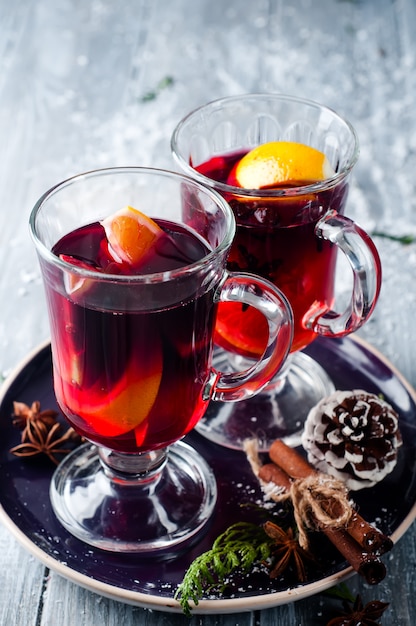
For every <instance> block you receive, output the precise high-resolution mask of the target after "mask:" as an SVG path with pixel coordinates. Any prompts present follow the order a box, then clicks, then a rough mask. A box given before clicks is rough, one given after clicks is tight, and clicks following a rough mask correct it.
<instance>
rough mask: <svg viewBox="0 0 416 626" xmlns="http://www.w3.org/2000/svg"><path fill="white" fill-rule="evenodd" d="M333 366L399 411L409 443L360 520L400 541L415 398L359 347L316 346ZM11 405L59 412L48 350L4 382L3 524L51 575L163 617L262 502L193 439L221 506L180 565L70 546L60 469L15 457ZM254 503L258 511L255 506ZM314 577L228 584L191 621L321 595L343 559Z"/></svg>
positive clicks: (415, 432) (221, 451) (411, 513)
mask: <svg viewBox="0 0 416 626" xmlns="http://www.w3.org/2000/svg"><path fill="white" fill-rule="evenodd" d="M307 352H308V353H309V354H310V355H311V356H312V357H314V358H315V359H316V360H317V361H318V362H319V363H320V364H321V365H322V366H323V367H324V368H325V367H327V368H328V369H329V371H330V374H331V377H332V379H333V381H334V384H335V386H336V387H337V388H338V389H354V388H361V389H364V390H366V391H369V392H372V393H376V394H378V393H381V394H383V395H384V397H385V398H386V400H387V401H388V402H390V404H392V406H393V407H394V408H395V409H396V411H398V413H399V414H400V419H401V426H400V427H401V431H402V435H403V440H404V444H403V446H402V448H400V451H399V460H398V463H397V466H396V468H395V470H394V471H393V472H392V473H391V474H390V475H389V476H388V477H387V478H385V479H384V481H383V482H382V483H380V484H379V485H377V486H375V487H373V488H371V489H364V490H362V491H361V492H357V493H356V494H355V495H354V498H355V500H356V502H357V505H358V506H359V509H360V513H361V514H362V515H363V517H365V518H366V519H367V520H368V521H369V522H377V526H378V527H379V528H380V529H381V530H382V531H383V532H385V533H386V534H389V535H392V537H393V539H394V541H397V540H398V539H399V538H400V537H401V536H402V535H403V534H404V532H405V531H406V530H407V528H408V527H409V526H410V524H411V523H412V521H413V520H414V518H415V513H416V507H415V501H416V480H415V476H416V470H415V463H414V459H415V458H416V395H415V392H414V391H413V389H412V388H411V387H410V386H409V384H408V383H407V382H406V381H405V380H404V379H403V377H402V376H401V375H400V374H399V373H398V372H397V371H396V370H395V369H394V368H393V367H392V366H391V365H390V364H389V363H388V362H387V361H386V359H385V358H384V357H383V356H382V355H380V354H379V353H377V352H375V351H374V350H373V348H371V346H369V345H368V344H366V343H364V342H362V341H359V340H357V339H351V338H348V339H326V340H324V339H319V340H317V341H315V342H314V343H313V344H312V345H311V346H310V347H309V349H308V350H307ZM14 400H18V401H21V402H25V403H26V404H31V403H32V402H33V401H34V400H39V401H40V402H41V407H42V408H43V409H46V408H57V406H56V401H55V397H54V394H53V389H52V372H51V355H50V347H49V344H47V345H44V346H41V347H40V348H38V349H37V350H36V351H35V352H34V353H33V354H31V355H30V356H29V357H28V358H27V359H26V360H25V361H24V362H23V363H22V364H21V365H20V366H19V367H18V368H17V370H16V371H15V372H14V373H13V374H12V375H11V376H10V377H9V378H8V379H7V380H6V382H5V383H4V384H3V387H2V390H1V394H0V424H1V430H2V437H1V442H0V519H1V520H2V521H3V523H4V524H5V525H6V527H7V528H8V529H9V530H10V531H11V532H12V534H13V535H14V536H15V537H16V538H17V539H18V541H19V542H20V543H21V544H22V545H23V546H24V547H25V548H26V549H27V550H28V551H29V552H31V553H32V554H33V555H34V556H35V557H37V558H38V559H39V560H40V561H42V562H43V563H44V564H45V565H46V566H47V567H49V568H51V569H53V570H55V571H56V572H58V573H59V574H60V575H62V576H64V577H66V578H67V579H69V580H71V581H73V582H75V583H77V584H79V585H81V586H83V587H85V588H87V589H90V590H92V591H94V592H96V593H99V594H101V595H104V596H107V597H110V598H113V599H115V600H118V601H124V602H128V603H130V604H135V605H138V606H142V607H147V608H152V609H159V610H164V611H180V610H181V609H180V607H179V605H178V604H177V602H176V601H175V600H174V599H173V596H174V593H175V590H176V588H177V585H178V584H179V583H180V582H181V581H182V578H183V575H184V573H185V571H186V569H187V567H188V566H189V564H190V563H191V561H192V560H193V559H194V558H195V557H196V556H197V555H198V554H200V553H201V552H203V551H205V550H207V549H209V548H210V547H211V545H212V542H213V540H214V539H215V538H216V537H217V536H218V535H219V534H220V533H221V532H223V531H224V530H225V529H226V528H227V527H228V526H229V525H230V524H232V523H234V522H236V521H239V520H251V521H253V520H254V518H255V517H256V516H258V515H259V508H258V505H259V504H261V503H262V502H263V499H262V494H261V491H260V490H259V488H258V485H257V481H256V479H255V478H254V477H253V475H252V472H251V470H250V468H249V465H248V463H247V461H246V458H245V455H244V454H243V453H242V452H239V451H234V450H229V449H225V448H222V447H219V446H217V445H216V444H213V443H211V442H209V441H207V440H205V439H203V438H202V437H201V436H200V435H199V434H198V433H196V432H193V433H191V434H190V435H188V436H187V437H186V441H187V442H188V443H190V444H191V445H193V446H194V447H195V448H196V449H197V450H198V451H199V452H200V454H201V455H202V456H203V457H204V458H205V459H206V460H207V462H208V463H209V464H210V465H211V466H212V468H213V470H214V472H215V475H216V478H217V482H218V490H219V496H218V502H217V506H216V510H215V514H214V516H213V519H212V521H211V523H210V524H209V525H208V527H207V528H206V532H205V534H204V535H203V536H202V537H201V538H200V539H199V542H198V543H196V544H195V545H193V547H192V548H191V549H190V550H189V551H188V552H184V551H182V552H179V551H178V553H177V554H176V555H175V558H171V559H167V560H160V559H154V560H153V559H146V560H144V559H143V558H141V557H139V556H137V555H123V554H114V553H108V552H104V551H102V550H98V549H95V548H92V547H90V546H88V545H86V544H84V543H82V542H80V541H78V540H77V539H75V538H73V537H72V536H71V535H70V534H68V533H67V531H66V530H64V528H63V527H62V526H61V525H60V524H59V522H58V521H57V519H56V518H55V516H54V513H53V512H52V509H51V506H50V502H49V483H50V479H51V476H52V473H53V470H54V466H53V465H52V464H51V463H50V462H49V461H48V460H47V459H45V461H42V460H41V459H37V460H35V459H33V460H28V459H19V458H17V457H14V456H13V455H11V454H10V452H9V449H10V448H11V447H13V446H14V445H17V444H18V443H19V441H20V434H19V432H18V431H17V430H16V429H15V428H14V427H13V426H12V420H11V413H12V403H13V401H14ZM253 505H254V506H253ZM322 554H323V555H324V556H323V557H322V558H321V560H320V561H319V563H318V564H314V565H313V566H312V567H310V569H309V577H308V582H307V583H305V584H302V585H299V584H297V583H296V581H295V580H294V579H291V578H290V573H289V574H288V575H285V576H283V577H282V578H281V579H279V580H275V581H271V580H270V579H269V577H268V575H267V573H262V572H257V573H252V574H250V575H249V576H247V577H245V578H244V579H240V580H236V581H234V582H230V587H229V589H227V590H225V591H224V593H223V594H221V596H217V597H216V596H209V597H208V598H206V599H202V600H201V601H200V603H199V605H198V606H197V607H196V608H195V609H194V612H195V613H232V612H240V611H249V610H255V609H264V608H268V607H272V606H276V605H279V604H284V603H286V602H290V601H291V600H295V599H300V598H304V597H307V596H310V595H312V594H314V593H317V592H320V591H323V590H325V589H327V588H329V587H331V586H332V585H334V584H337V583H338V582H340V580H342V579H345V578H346V577H348V576H349V575H351V573H352V570H351V568H350V567H349V566H348V564H347V563H346V562H345V561H343V560H342V557H340V556H339V555H338V553H336V552H335V551H331V549H330V548H329V549H328V547H325V549H323V550H322Z"/></svg>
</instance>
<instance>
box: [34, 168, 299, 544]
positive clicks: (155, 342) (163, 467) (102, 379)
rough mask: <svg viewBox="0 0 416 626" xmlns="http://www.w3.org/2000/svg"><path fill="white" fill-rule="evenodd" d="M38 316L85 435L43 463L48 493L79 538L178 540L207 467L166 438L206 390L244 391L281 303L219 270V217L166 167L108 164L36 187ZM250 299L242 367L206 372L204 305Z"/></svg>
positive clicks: (226, 234) (202, 515)
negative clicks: (45, 319) (253, 329)
mask: <svg viewBox="0 0 416 626" xmlns="http://www.w3.org/2000/svg"><path fill="white" fill-rule="evenodd" d="M30 227H31V235H32V238H33V240H34V243H35V246H36V250H37V254H38V258H39V262H40V267H41V271H42V277H43V282H44V287H45V291H46V300H47V305H48V311H49V318H50V329H51V348H52V360H53V378H54V389H55V394H56V398H57V401H58V404H59V406H60V408H61V410H62V412H63V414H64V416H65V417H66V419H67V420H68V421H69V422H70V424H71V425H72V426H73V428H74V429H75V430H76V431H77V432H78V433H80V434H81V435H82V436H83V437H85V439H86V440H87V441H88V442H92V444H93V445H91V443H87V444H85V445H83V446H81V447H79V448H77V449H76V450H75V451H73V452H72V453H71V454H70V455H69V456H68V457H66V458H65V460H64V461H63V462H62V463H61V464H60V466H59V467H58V469H57V470H56V472H55V474H54V476H53V479H52V484H51V501H52V505H53V508H54V511H55V513H56V515H57V517H58V519H59V520H60V521H61V522H62V524H63V525H64V526H65V528H67V530H68V531H69V532H71V533H72V534H74V535H75V536H76V537H78V538H79V539H81V540H83V541H85V542H87V543H89V544H91V545H94V546H97V547H99V548H102V549H106V550H115V551H119V552H120V551H125V552H139V553H146V552H150V553H154V552H156V551H161V550H169V549H171V548H173V547H174V546H177V545H178V544H180V543H182V542H184V541H188V540H190V539H191V538H192V537H193V536H196V534H197V533H198V531H199V530H200V529H201V528H202V527H203V525H204V524H205V523H206V521H207V520H208V519H209V517H210V515H211V512H212V509H213V506H214V504H215V499H216V483H215V479H214V477H213V475H212V473H211V470H210V468H209V467H208V465H207V464H206V462H205V461H204V460H203V459H202V458H201V457H200V455H199V454H198V453H197V452H196V451H195V450H194V449H193V448H192V447H190V446H189V445H188V444H186V443H184V442H181V441H179V440H180V439H181V438H182V437H183V436H184V435H185V434H186V433H188V432H189V431H190V430H191V429H192V428H193V427H194V426H195V424H196V423H197V422H198V420H199V419H200V418H201V417H202V415H203V413H204V411H205V409H206V407H207V405H208V403H209V401H210V400H214V401H215V400H219V401H227V400H229V401H232V402H234V401H238V400H241V399H244V398H247V397H250V396H251V395H253V394H255V393H256V392H257V391H259V390H260V389H261V388H262V387H263V386H264V385H265V384H266V383H267V381H268V380H269V379H270V378H271V377H273V376H274V374H275V373H276V372H277V370H278V369H279V368H280V366H281V365H282V363H283V362H284V360H285V358H286V356H287V354H288V352H289V350H290V345H291V341H292V336H293V320H292V313H291V309H290V306H289V305H288V303H287V301H286V298H285V297H284V296H283V295H282V294H281V293H280V291H279V290H278V289H277V288H276V287H275V286H274V285H272V284H270V283H268V282H267V281H265V280H263V279H261V278H259V277H257V276H250V275H247V274H242V273H230V272H228V271H226V269H225V264H226V259H227V256H228V252H229V249H230V246H231V242H232V240H233V237H234V233H235V220H234V216H233V213H232V211H231V209H230V208H229V206H228V204H227V203H226V201H225V200H224V199H223V197H222V196H220V195H219V194H217V192H215V191H213V190H211V189H209V188H205V187H204V186H202V185H201V184H200V183H198V182H197V181H193V180H191V179H188V178H187V177H184V176H182V175H180V174H177V173H172V172H167V171H162V170H155V169H146V168H134V167H131V168H112V169H105V170H97V171H93V172H90V173H86V174H82V175H79V176H75V177H73V178H71V179H69V180H67V181H64V182H62V183H60V184H58V185H57V186H56V187H54V188H52V189H51V190H50V191H48V192H47V193H46V194H45V195H44V196H43V197H42V198H41V199H40V200H39V201H38V202H37V204H36V206H35V207H34V209H33V211H32V214H31V218H30ZM226 300H230V301H233V302H241V303H244V306H255V307H257V310H259V311H261V314H262V316H264V317H265V319H267V324H268V327H269V333H268V339H267V347H266V349H265V350H264V352H263V354H262V355H261V356H260V358H259V359H258V360H257V362H256V363H255V364H254V365H252V366H251V367H250V368H248V369H247V370H246V371H244V372H241V371H240V372H237V373H231V372H228V373H222V372H221V371H218V370H216V369H214V368H213V366H212V351H213V339H212V338H213V333H214V325H215V319H216V311H217V306H218V302H219V301H226Z"/></svg>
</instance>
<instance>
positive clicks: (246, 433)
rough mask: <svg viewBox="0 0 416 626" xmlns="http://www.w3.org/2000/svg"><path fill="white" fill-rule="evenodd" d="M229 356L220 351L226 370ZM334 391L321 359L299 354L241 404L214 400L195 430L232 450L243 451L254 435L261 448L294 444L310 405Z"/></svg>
mask: <svg viewBox="0 0 416 626" xmlns="http://www.w3.org/2000/svg"><path fill="white" fill-rule="evenodd" d="M227 360H228V356H227V354H226V353H224V352H222V351H218V354H217V355H216V359H215V363H216V365H217V364H218V365H221V368H222V369H224V368H225V367H226V362H227ZM220 361H224V362H221V363H220ZM333 391H335V386H334V384H333V382H332V380H331V379H330V377H329V376H328V374H327V373H326V371H325V370H324V369H323V368H322V367H321V366H320V365H319V363H317V362H316V361H315V360H314V359H312V358H311V357H310V356H308V355H307V354H305V353H303V352H296V353H294V354H292V355H291V356H290V357H289V358H288V360H287V361H286V364H285V366H284V371H281V372H280V376H279V377H277V378H275V379H274V380H273V382H272V383H270V384H269V385H268V386H267V387H266V389H264V390H263V391H262V393H260V394H258V395H256V396H254V397H253V398H250V399H248V400H244V401H243V402H239V403H229V402H223V403H221V402H211V403H210V405H209V407H208V410H207V411H206V413H205V415H204V417H203V418H202V420H201V421H200V422H199V423H198V425H197V426H196V430H197V431H198V432H199V433H200V434H201V435H203V436H204V437H206V438H207V439H209V440H210V441H213V442H214V443H217V444H219V445H222V446H225V447H227V448H231V449H234V450H240V449H242V448H243V445H244V440H245V439H250V438H253V437H254V438H256V439H257V440H258V446H259V450H260V451H263V452H267V451H268V450H269V448H270V446H271V444H272V443H273V441H274V440H275V439H283V441H284V442H285V443H286V444H287V445H290V446H293V447H295V446H298V445H300V443H301V435H302V430H303V424H304V421H305V419H306V417H307V415H308V413H309V411H310V409H311V408H312V407H313V406H315V404H317V403H318V402H319V401H320V400H321V399H322V398H324V397H325V396H327V395H329V394H331V393H332V392H333Z"/></svg>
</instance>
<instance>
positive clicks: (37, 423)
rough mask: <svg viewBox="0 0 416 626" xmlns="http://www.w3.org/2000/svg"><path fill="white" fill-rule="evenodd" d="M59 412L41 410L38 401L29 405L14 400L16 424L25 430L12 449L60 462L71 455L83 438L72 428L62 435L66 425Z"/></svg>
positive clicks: (18, 452) (17, 453) (14, 421)
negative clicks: (18, 442)
mask: <svg viewBox="0 0 416 626" xmlns="http://www.w3.org/2000/svg"><path fill="white" fill-rule="evenodd" d="M57 416H58V413H57V412H56V411H54V410H52V409H47V410H45V411H41V410H40V402H39V401H38V400H36V401H35V402H32V405H31V406H30V407H29V406H28V405H27V404H24V403H23V402H13V415H12V417H13V418H14V419H13V425H14V426H16V427H17V428H20V430H21V431H22V434H21V442H20V444H19V445H17V446H15V447H14V448H12V449H11V450H10V452H11V454H14V455H15V456H19V457H33V456H37V455H39V454H44V455H46V456H47V457H48V458H49V459H50V460H51V461H52V462H53V463H55V464H56V465H58V463H59V461H60V460H61V458H62V456H63V455H65V454H68V452H70V451H71V450H72V449H73V448H74V447H75V446H76V445H78V444H79V443H81V441H82V438H81V437H80V436H79V435H78V434H77V433H76V432H75V430H74V429H73V428H68V429H67V430H66V431H65V432H64V433H63V434H62V430H63V427H62V426H61V424H60V423H59V422H58V421H57Z"/></svg>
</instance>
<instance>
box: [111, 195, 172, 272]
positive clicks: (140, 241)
mask: <svg viewBox="0 0 416 626" xmlns="http://www.w3.org/2000/svg"><path fill="white" fill-rule="evenodd" d="M101 224H102V226H103V228H104V230H105V234H106V237H107V240H108V243H109V251H110V253H112V254H113V256H114V258H115V260H116V261H119V262H124V263H128V265H130V266H133V267H138V266H139V265H140V264H141V263H142V262H143V261H144V259H145V257H146V256H147V254H148V253H149V252H150V251H151V249H152V247H153V246H154V245H155V243H156V241H157V240H158V239H159V238H160V237H162V236H163V234H164V231H163V230H162V229H161V228H160V226H158V224H156V222H154V221H153V220H152V219H151V218H150V217H148V216H147V215H145V214H144V213H142V212H141V211H138V210H137V209H134V208H133V207H131V206H126V207H124V208H123V209H120V210H119V211H117V212H116V213H114V214H113V215H110V216H109V217H106V218H105V219H104V220H103V221H102V222H101Z"/></svg>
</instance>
